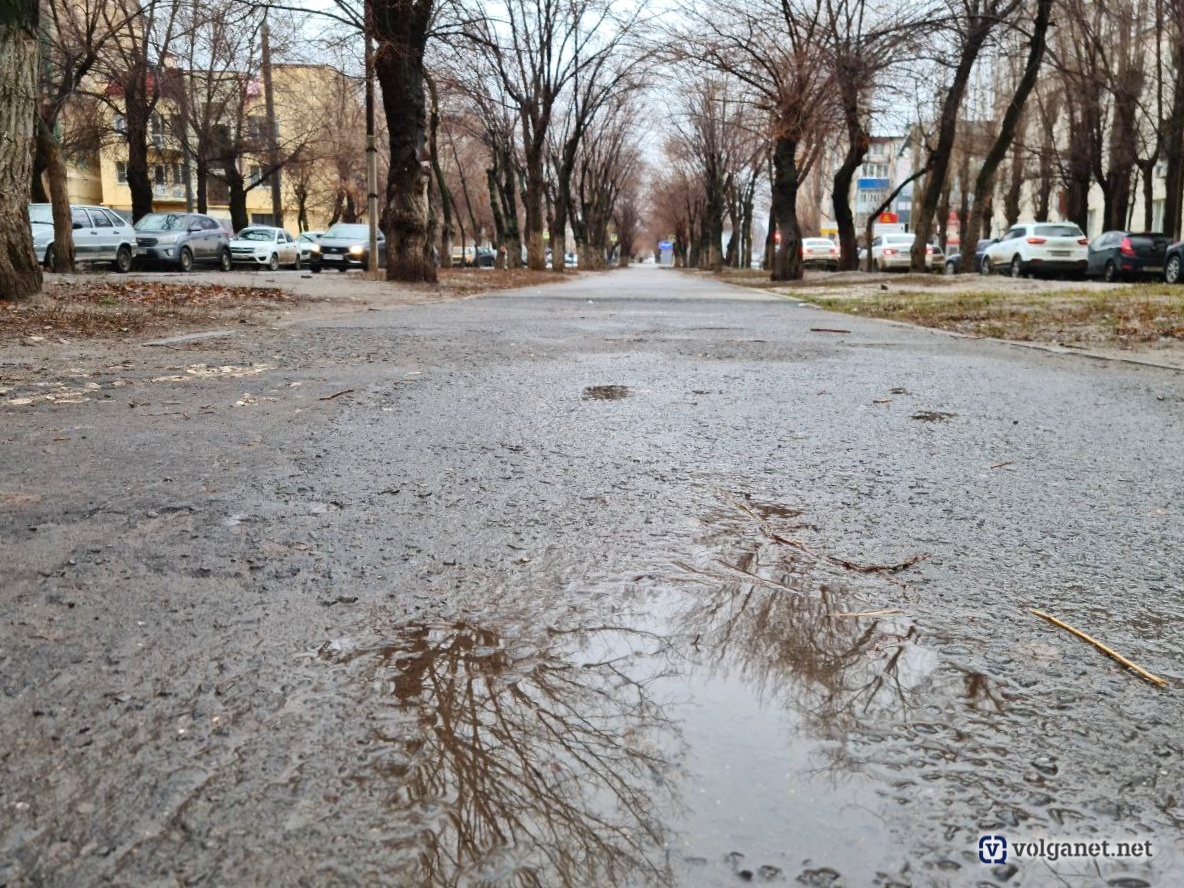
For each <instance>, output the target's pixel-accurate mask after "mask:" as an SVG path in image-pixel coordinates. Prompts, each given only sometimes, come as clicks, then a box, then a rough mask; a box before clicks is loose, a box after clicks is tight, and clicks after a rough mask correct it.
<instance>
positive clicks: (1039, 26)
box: [960, 0, 1052, 272]
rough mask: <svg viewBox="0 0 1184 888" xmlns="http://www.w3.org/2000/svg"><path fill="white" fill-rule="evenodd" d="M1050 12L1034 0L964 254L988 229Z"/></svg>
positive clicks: (1047, 1) (978, 181)
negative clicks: (1024, 51) (998, 178)
mask: <svg viewBox="0 0 1184 888" xmlns="http://www.w3.org/2000/svg"><path fill="white" fill-rule="evenodd" d="M1051 13H1052V0H1037V3H1036V20H1035V22H1034V23H1033V26H1032V37H1031V40H1030V41H1029V44H1028V60H1027V62H1026V63H1025V65H1024V73H1023V74H1022V75H1021V76H1020V82H1019V84H1018V85H1017V86H1016V89H1015V95H1013V96H1012V99H1011V103H1010V104H1009V105H1008V106H1007V111H1006V112H1004V114H1003V122H1002V123H1001V124H1000V126H999V134H998V135H997V136H996V137H995V143H994V144H993V145H992V146H991V148H990V150H989V151H988V152H987V156H986V157H985V158H984V159H983V163H982V166H981V167H979V171H978V175H977V176H976V177H975V180H974V203H973V205H972V206H973V211H972V212H971V213H970V218H969V219H966V220H965V221H964V222H963V229H962V231H963V235H962V255H963V256H970V255H973V254H972V253H970V252H967V251H968V250H976V249H977V244H978V241H979V238H981V237H982V236H983V232H984V231H985V232H989V231H990V230H991V215H990V213H991V202H990V200H989V199H988V196H989V195H990V194H991V193H992V192H994V190H995V173H996V171H997V170H998V169H999V165H1000V164H1001V163H1002V162H1003V158H1004V157H1005V156H1006V155H1007V150H1008V149H1009V148H1010V147H1011V143H1012V142H1013V141H1014V140H1015V134H1016V132H1017V131H1018V130H1019V126H1020V121H1021V119H1022V117H1023V113H1024V105H1025V104H1026V103H1027V101H1028V96H1029V95H1030V94H1031V92H1032V89H1033V87H1035V86H1036V77H1037V75H1038V74H1039V73H1040V65H1041V63H1042V62H1043V61H1044V49H1045V45H1046V43H1047V37H1048V26H1049V17H1050V15H1051ZM960 270H961V271H963V272H966V271H975V272H977V271H978V269H977V268H973V269H972V268H968V267H967V264H966V263H965V262H963V263H962V267H961V269H960Z"/></svg>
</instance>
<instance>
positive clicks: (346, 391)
mask: <svg viewBox="0 0 1184 888" xmlns="http://www.w3.org/2000/svg"><path fill="white" fill-rule="evenodd" d="M353 393H354V390H353V389H342V390H341V391H339V392H334V393H333V394H331V395H326V396H325V397H323V398H317V400H318V401H332V400H333V399H334V398H340V397H341V396H342V395H352V394H353Z"/></svg>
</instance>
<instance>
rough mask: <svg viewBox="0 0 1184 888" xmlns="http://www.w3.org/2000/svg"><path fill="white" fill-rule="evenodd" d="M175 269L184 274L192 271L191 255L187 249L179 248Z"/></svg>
mask: <svg viewBox="0 0 1184 888" xmlns="http://www.w3.org/2000/svg"><path fill="white" fill-rule="evenodd" d="M177 268H179V269H180V270H181V271H184V272H186V273H188V272H190V271H193V253H191V252H190V251H189V248H188V247H182V248H181V252H180V254H178V256H177Z"/></svg>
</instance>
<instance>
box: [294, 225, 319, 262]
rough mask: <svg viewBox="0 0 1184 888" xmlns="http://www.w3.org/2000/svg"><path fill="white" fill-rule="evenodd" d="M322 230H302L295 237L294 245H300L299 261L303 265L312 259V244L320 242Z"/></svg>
mask: <svg viewBox="0 0 1184 888" xmlns="http://www.w3.org/2000/svg"><path fill="white" fill-rule="evenodd" d="M324 233H325V232H323V231H303V232H301V233H300V236H299V237H297V238H296V246H298V247H300V261H301V262H303V263H304V264H305V265H307V264H308V262H309V260H310V259H312V246H313V244H316V243H320V240H321V235H322V234H324Z"/></svg>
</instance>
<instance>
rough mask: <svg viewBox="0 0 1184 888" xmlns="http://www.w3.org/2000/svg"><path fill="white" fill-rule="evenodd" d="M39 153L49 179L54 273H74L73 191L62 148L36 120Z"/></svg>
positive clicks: (46, 128)
mask: <svg viewBox="0 0 1184 888" xmlns="http://www.w3.org/2000/svg"><path fill="white" fill-rule="evenodd" d="M37 153H38V154H40V155H41V156H42V157H43V158H44V159H45V174H46V178H47V179H49V201H50V204H51V206H52V208H53V270H54V271H56V272H59V273H61V274H73V273H74V219H73V217H72V216H71V214H70V191H69V188H68V186H67V183H66V165H65V164H64V163H62V151H61V146H59V145H58V140H57V139H56V138H55V137H54V134H53V130H51V129H50V127H49V124H47V123H46V122H45V120H43V119H41V118H40V117H38V119H37Z"/></svg>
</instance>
